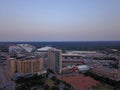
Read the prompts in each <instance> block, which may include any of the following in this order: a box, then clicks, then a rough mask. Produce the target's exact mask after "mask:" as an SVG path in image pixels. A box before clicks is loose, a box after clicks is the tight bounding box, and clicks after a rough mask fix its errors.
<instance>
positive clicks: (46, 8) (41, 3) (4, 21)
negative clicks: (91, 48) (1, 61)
mask: <svg viewBox="0 0 120 90" xmlns="http://www.w3.org/2000/svg"><path fill="white" fill-rule="evenodd" d="M99 40H100V41H104V40H105V41H106V40H112V41H113V40H116V41H119V40H120V0H0V41H99Z"/></svg>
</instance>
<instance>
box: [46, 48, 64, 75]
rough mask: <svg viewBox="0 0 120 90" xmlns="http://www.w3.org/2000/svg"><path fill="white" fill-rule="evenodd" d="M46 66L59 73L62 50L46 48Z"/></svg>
mask: <svg viewBox="0 0 120 90" xmlns="http://www.w3.org/2000/svg"><path fill="white" fill-rule="evenodd" d="M48 68H49V69H51V70H53V71H54V72H55V73H61V68H62V51H61V50H59V49H56V48H52V49H49V50H48Z"/></svg>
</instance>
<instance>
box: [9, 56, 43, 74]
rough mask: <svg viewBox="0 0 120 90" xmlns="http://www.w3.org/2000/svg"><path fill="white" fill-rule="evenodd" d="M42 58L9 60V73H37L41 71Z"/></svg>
mask: <svg viewBox="0 0 120 90" xmlns="http://www.w3.org/2000/svg"><path fill="white" fill-rule="evenodd" d="M43 62H44V60H43V58H29V59H10V60H9V65H10V73H11V75H14V73H20V74H27V73H31V74H34V73H39V72H41V71H42V70H43Z"/></svg>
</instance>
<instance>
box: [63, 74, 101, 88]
mask: <svg viewBox="0 0 120 90" xmlns="http://www.w3.org/2000/svg"><path fill="white" fill-rule="evenodd" d="M61 80H62V81H65V82H66V83H68V84H70V85H71V86H73V88H74V89H75V90H88V89H90V88H92V86H96V85H97V84H98V83H99V82H98V81H96V80H94V79H93V78H91V77H89V76H87V77H85V76H83V75H74V76H65V77H62V78H61Z"/></svg>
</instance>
